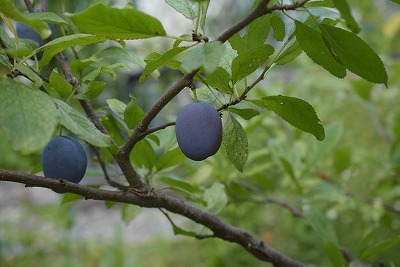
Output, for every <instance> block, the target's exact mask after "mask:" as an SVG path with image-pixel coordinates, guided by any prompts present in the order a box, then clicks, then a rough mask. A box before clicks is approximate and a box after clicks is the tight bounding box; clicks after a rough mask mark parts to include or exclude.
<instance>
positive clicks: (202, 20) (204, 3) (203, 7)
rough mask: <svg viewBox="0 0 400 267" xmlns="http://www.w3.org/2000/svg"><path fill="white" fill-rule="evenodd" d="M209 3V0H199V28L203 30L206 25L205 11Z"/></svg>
mask: <svg viewBox="0 0 400 267" xmlns="http://www.w3.org/2000/svg"><path fill="white" fill-rule="evenodd" d="M209 5H210V0H203V1H201V6H200V8H201V18H200V28H201V29H202V30H203V32H205V26H206V18H207V11H208V7H209Z"/></svg>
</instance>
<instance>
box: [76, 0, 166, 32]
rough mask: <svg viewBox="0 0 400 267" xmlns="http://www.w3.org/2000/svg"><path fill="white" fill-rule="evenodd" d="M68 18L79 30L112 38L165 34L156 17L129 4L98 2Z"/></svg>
mask: <svg viewBox="0 0 400 267" xmlns="http://www.w3.org/2000/svg"><path fill="white" fill-rule="evenodd" d="M70 18H71V20H72V21H73V22H74V24H75V25H76V26H77V27H78V28H79V29H80V30H81V31H83V32H86V33H91V34H94V35H96V36H102V37H107V38H109V39H113V40H116V39H123V40H128V39H130V40H132V39H141V38H150V37H155V36H163V35H165V34H166V33H165V30H164V27H163V26H162V24H161V23H160V22H159V21H158V20H157V19H156V18H154V17H151V16H149V15H147V14H145V13H143V12H140V11H138V10H135V9H133V8H132V7H130V6H126V7H125V8H123V9H118V8H110V7H106V6H104V5H103V4H98V5H94V6H92V7H90V8H89V9H87V10H85V11H82V12H80V13H77V14H75V15H72V16H71V17H70ZM105 25H106V26H105Z"/></svg>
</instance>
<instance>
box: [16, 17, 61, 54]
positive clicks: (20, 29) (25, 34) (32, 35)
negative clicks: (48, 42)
mask: <svg viewBox="0 0 400 267" xmlns="http://www.w3.org/2000/svg"><path fill="white" fill-rule="evenodd" d="M48 25H49V27H50V30H51V31H52V33H53V34H54V32H55V30H56V28H55V26H54V24H52V23H49V24H48ZM15 30H16V32H17V35H18V38H25V39H30V40H32V41H35V42H36V43H38V45H39V46H42V45H44V41H43V40H42V38H40V36H39V34H38V33H37V32H35V31H34V30H33V29H32V28H31V27H29V26H27V25H25V24H23V23H17V24H16V26H15ZM42 56H43V51H42V52H39V53H38V54H37V57H38V59H39V60H40V59H41V58H42Z"/></svg>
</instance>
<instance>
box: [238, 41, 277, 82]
mask: <svg viewBox="0 0 400 267" xmlns="http://www.w3.org/2000/svg"><path fill="white" fill-rule="evenodd" d="M273 53H274V48H273V47H272V46H270V45H268V44H265V45H262V46H258V47H256V48H253V49H250V50H247V51H246V52H243V53H241V54H240V53H239V55H238V56H237V57H236V58H234V59H233V61H232V81H233V83H237V82H238V81H240V80H241V79H243V78H244V77H246V76H248V75H249V74H251V73H253V72H254V71H255V70H256V69H258V67H260V66H261V65H262V64H264V63H265V62H266V61H267V60H268V58H269V56H270V55H272V54H273Z"/></svg>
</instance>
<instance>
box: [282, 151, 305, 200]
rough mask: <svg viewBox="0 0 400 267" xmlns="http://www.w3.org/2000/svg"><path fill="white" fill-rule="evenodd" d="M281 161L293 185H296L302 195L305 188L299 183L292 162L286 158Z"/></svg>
mask: <svg viewBox="0 0 400 267" xmlns="http://www.w3.org/2000/svg"><path fill="white" fill-rule="evenodd" d="M279 160H280V162H281V164H282V166H283V168H284V169H285V171H286V172H287V173H288V174H289V177H290V178H291V179H292V181H293V183H294V184H295V186H296V188H297V191H299V193H302V192H303V188H302V187H301V185H300V183H299V181H298V180H297V177H296V174H295V172H294V169H293V166H292V164H290V162H289V161H288V160H287V159H286V158H284V157H280V158H279Z"/></svg>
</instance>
